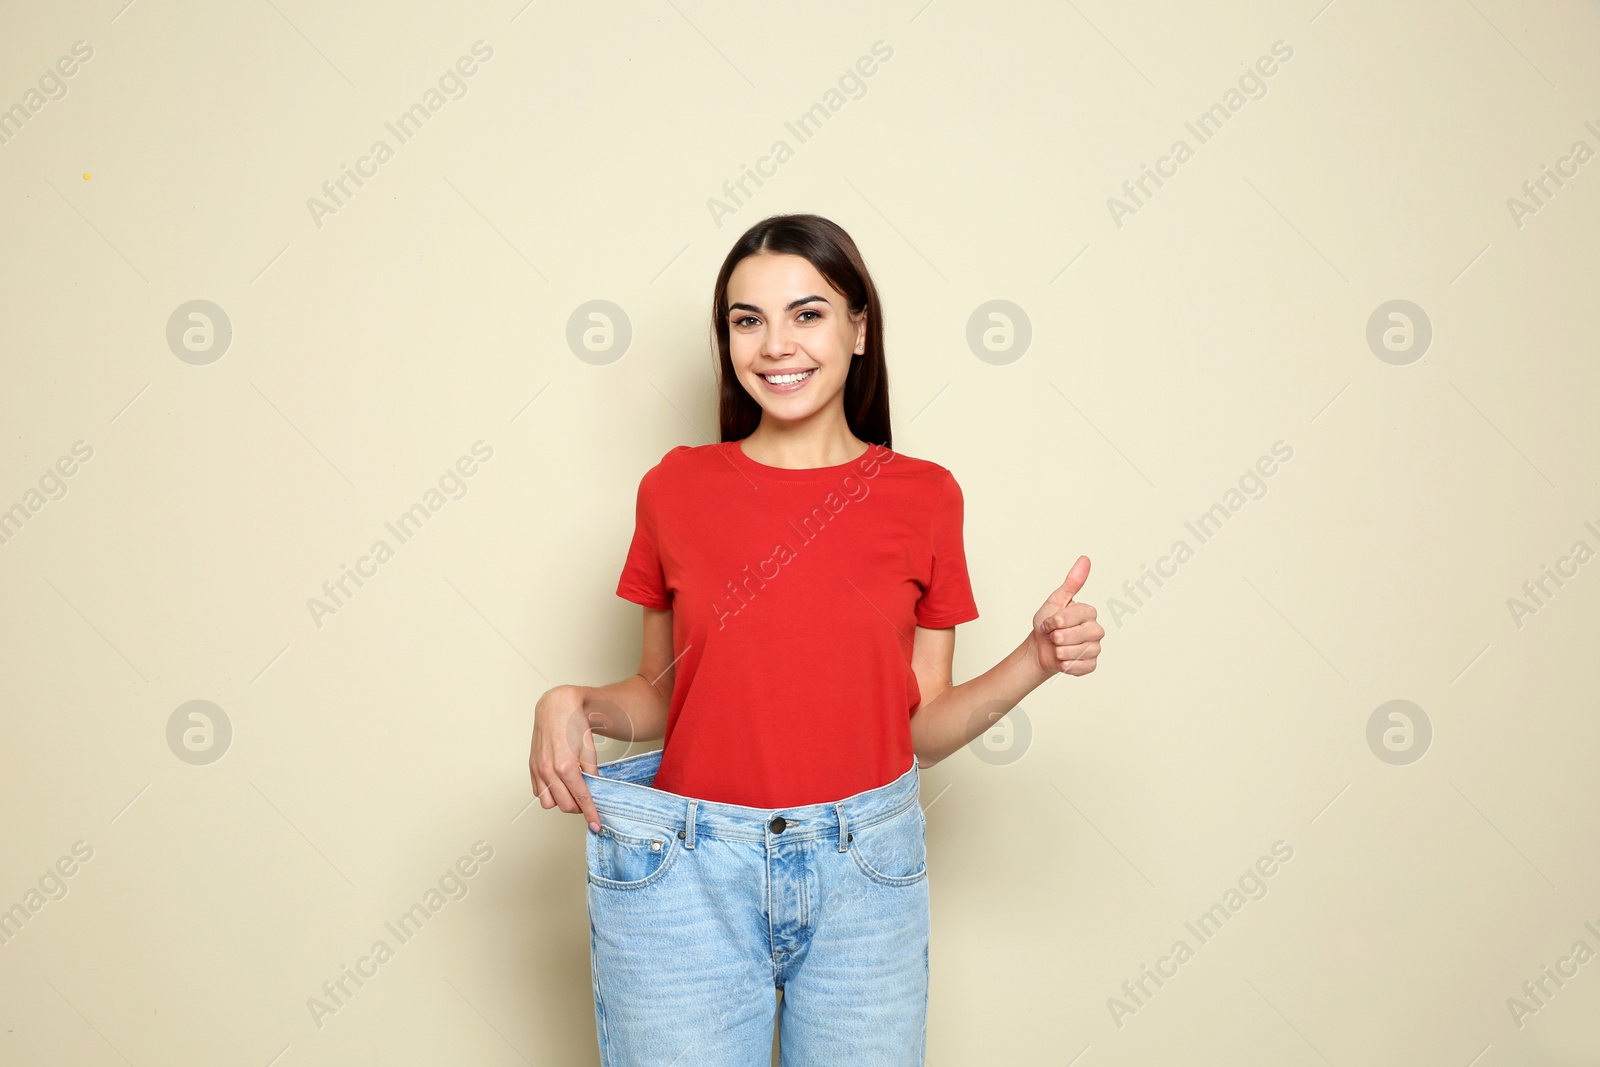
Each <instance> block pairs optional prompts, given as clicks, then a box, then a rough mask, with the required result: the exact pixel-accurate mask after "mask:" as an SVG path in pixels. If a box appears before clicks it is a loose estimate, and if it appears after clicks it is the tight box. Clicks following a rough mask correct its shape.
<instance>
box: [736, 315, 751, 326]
mask: <svg viewBox="0 0 1600 1067" xmlns="http://www.w3.org/2000/svg"><path fill="white" fill-rule="evenodd" d="M754 321H756V317H755V316H754V315H746V316H744V317H743V318H738V319H734V320H733V324H734V325H735V326H737V327H739V328H740V329H743V328H744V325H745V323H747V322H754Z"/></svg>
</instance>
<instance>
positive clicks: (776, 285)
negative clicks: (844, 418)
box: [728, 252, 867, 422]
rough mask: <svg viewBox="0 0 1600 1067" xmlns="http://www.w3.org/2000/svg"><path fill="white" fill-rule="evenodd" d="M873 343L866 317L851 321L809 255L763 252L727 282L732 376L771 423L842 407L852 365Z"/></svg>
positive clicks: (748, 259)
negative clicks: (807, 256)
mask: <svg viewBox="0 0 1600 1067" xmlns="http://www.w3.org/2000/svg"><path fill="white" fill-rule="evenodd" d="M866 338H867V317H866V313H865V312H862V313H861V314H860V315H858V316H855V317H852V316H851V314H850V310H849V308H848V307H846V306H845V299H844V296H843V295H842V294H841V293H839V292H838V290H836V289H834V288H833V286H832V285H830V284H828V280H827V279H826V278H824V277H823V276H822V275H821V274H820V273H819V272H818V271H817V268H816V267H813V266H812V265H811V261H810V260H808V259H806V258H805V257H804V256H793V255H786V254H777V253H772V252H758V253H756V254H755V255H752V256H746V257H745V258H744V259H742V260H740V261H739V264H738V266H736V267H734V268H733V273H732V274H731V275H729V277H728V348H729V356H730V357H731V359H732V361H733V371H734V373H735V374H737V375H738V376H739V382H740V384H742V385H743V386H744V388H745V391H746V392H748V393H749V394H750V395H751V396H753V397H755V400H756V403H758V404H760V405H761V410H762V411H763V412H764V413H765V414H766V415H767V416H770V417H771V418H774V419H779V420H782V421H785V422H790V421H800V420H803V419H806V418H809V417H810V416H812V415H814V414H816V413H817V412H819V411H822V410H824V409H825V408H827V407H828V405H830V404H835V403H837V404H839V405H840V407H841V408H842V407H843V404H844V401H843V395H844V383H845V377H846V376H847V375H848V374H849V373H850V361H851V359H852V358H853V357H854V354H855V353H856V351H857V350H858V349H861V348H863V347H864V346H865V345H866ZM797 374H798V375H801V377H800V378H799V380H798V381H796V380H794V377H795V375H797ZM774 377H776V378H777V379H778V380H776V381H774V380H773V379H774Z"/></svg>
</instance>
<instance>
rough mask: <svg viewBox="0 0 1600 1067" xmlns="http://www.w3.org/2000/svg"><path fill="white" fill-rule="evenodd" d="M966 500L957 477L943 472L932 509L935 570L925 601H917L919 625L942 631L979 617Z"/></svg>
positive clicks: (931, 533)
mask: <svg viewBox="0 0 1600 1067" xmlns="http://www.w3.org/2000/svg"><path fill="white" fill-rule="evenodd" d="M963 513H964V501H963V499H962V496H961V486H960V485H958V484H957V483H956V479H955V475H953V474H951V473H950V472H949V471H943V472H942V474H941V476H940V485H939V490H938V493H937V495H936V498H935V501H934V507H933V519H932V523H931V526H930V530H929V537H930V538H931V540H932V542H933V569H932V574H931V576H930V577H929V579H928V587H927V589H925V590H924V591H923V594H922V599H921V600H918V601H917V612H916V617H917V625H918V626H923V627H927V628H928V629H930V630H937V629H943V628H945V627H948V626H954V625H956V623H960V622H971V621H972V620H973V619H976V618H977V617H978V603H977V601H976V600H974V599H973V597H972V580H971V578H970V577H969V576H968V575H967V554H966V550H965V547H964V545H963V542H962V522H963Z"/></svg>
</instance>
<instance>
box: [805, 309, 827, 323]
mask: <svg viewBox="0 0 1600 1067" xmlns="http://www.w3.org/2000/svg"><path fill="white" fill-rule="evenodd" d="M800 314H801V315H815V316H816V317H817V318H819V319H820V318H822V313H821V312H820V311H817V310H816V309H815V308H806V309H805V310H803V311H801V312H800ZM800 321H802V322H809V321H811V320H809V319H801V320H800Z"/></svg>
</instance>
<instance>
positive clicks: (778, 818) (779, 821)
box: [767, 815, 789, 834]
mask: <svg viewBox="0 0 1600 1067" xmlns="http://www.w3.org/2000/svg"><path fill="white" fill-rule="evenodd" d="M788 825H789V824H788V823H786V822H784V821H783V816H782V815H774V816H773V817H772V821H771V822H769V823H767V829H768V830H771V831H772V832H773V833H775V834H781V833H783V828H784V827H785V826H788Z"/></svg>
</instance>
